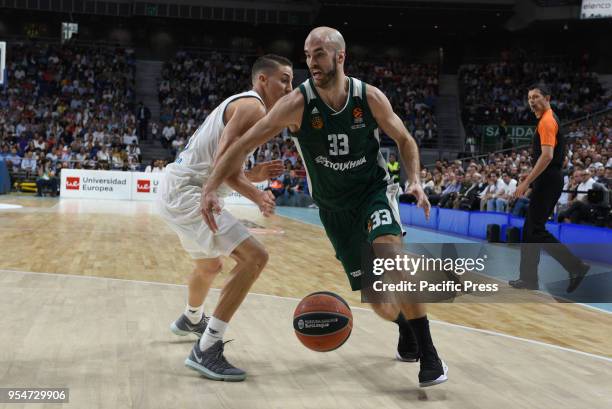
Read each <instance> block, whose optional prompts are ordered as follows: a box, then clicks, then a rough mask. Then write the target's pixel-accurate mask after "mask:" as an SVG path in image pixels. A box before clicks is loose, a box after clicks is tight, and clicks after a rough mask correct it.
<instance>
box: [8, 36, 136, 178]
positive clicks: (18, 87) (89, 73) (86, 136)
mask: <svg viewBox="0 0 612 409" xmlns="http://www.w3.org/2000/svg"><path fill="white" fill-rule="evenodd" d="M10 55H11V58H10V59H9V60H8V61H7V67H6V68H7V72H6V75H7V78H8V83H7V84H6V86H4V87H1V88H0V156H2V157H3V158H4V159H5V161H6V162H7V165H8V166H9V172H10V173H11V176H12V177H14V178H19V177H27V178H36V179H40V180H42V181H45V183H46V181H48V180H54V178H56V175H57V174H58V173H59V171H60V170H61V169H62V168H84V169H119V170H121V169H123V170H134V169H138V168H139V167H140V156H141V152H140V148H139V146H138V135H137V123H136V118H135V105H134V97H135V95H134V81H135V62H134V57H133V50H131V49H126V48H106V47H97V46H88V47H83V46H78V45H75V44H70V43H66V44H63V45H59V44H49V43H33V42H24V43H13V44H11V46H10ZM55 183H57V182H56V181H54V182H53V183H51V182H49V184H51V185H52V186H53V187H54V184H55Z"/></svg>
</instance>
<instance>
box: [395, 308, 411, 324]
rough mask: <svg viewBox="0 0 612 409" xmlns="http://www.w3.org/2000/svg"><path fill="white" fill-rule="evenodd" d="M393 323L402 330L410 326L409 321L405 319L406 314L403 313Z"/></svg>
mask: <svg viewBox="0 0 612 409" xmlns="http://www.w3.org/2000/svg"><path fill="white" fill-rule="evenodd" d="M393 322H395V323H396V324H397V325H398V326H399V327H400V328H402V327H405V326H407V325H410V324H409V323H408V320H407V319H406V318H405V317H404V314H402V313H401V311H400V313H399V315H398V316H397V318H396V319H394V320H393Z"/></svg>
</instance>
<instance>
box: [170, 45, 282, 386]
mask: <svg viewBox="0 0 612 409" xmlns="http://www.w3.org/2000/svg"><path fill="white" fill-rule="evenodd" d="M251 78H252V82H253V89H252V90H251V91H247V92H243V93H241V94H236V95H234V96H231V97H229V98H228V99H226V100H225V101H223V102H222V103H221V104H220V105H219V106H218V107H217V108H215V109H214V110H213V111H212V112H211V113H210V115H209V116H208V117H207V118H206V120H205V121H204V123H203V124H202V125H201V126H200V127H199V128H198V129H197V130H196V132H195V133H194V134H193V135H192V137H191V138H190V139H189V142H188V144H187V146H186V147H185V150H184V151H183V152H181V154H180V155H179V157H178V159H177V160H176V161H175V162H174V163H172V164H170V165H168V166H167V167H166V170H165V173H166V175H165V179H164V182H163V183H162V185H161V195H160V199H159V201H158V205H159V210H160V214H161V216H162V218H163V219H164V220H165V221H166V222H167V223H168V224H169V226H170V227H171V228H172V229H173V230H174V231H175V232H176V233H177V234H178V236H179V238H180V241H181V244H182V245H183V248H184V249H185V250H186V251H187V252H188V253H189V255H190V256H191V257H192V258H193V259H194V262H195V268H194V271H193V273H192V275H191V276H190V278H189V285H188V288H189V299H188V305H187V307H186V309H185V312H184V313H183V314H182V315H181V316H180V317H179V318H178V319H177V320H176V321H175V322H174V323H173V324H172V325H171V329H172V331H173V332H174V333H175V334H177V335H187V334H189V333H194V334H196V335H198V336H201V338H200V340H199V341H198V342H196V344H195V345H194V347H193V349H192V351H191V354H190V355H189V357H188V358H187V359H186V360H185V364H186V365H187V366H188V367H190V368H192V369H194V370H196V371H198V372H200V373H201V374H202V375H204V376H206V377H208V378H210V379H214V380H232V381H240V380H243V379H244V378H245V377H246V373H245V372H244V371H243V370H241V369H238V368H236V367H234V366H232V365H231V364H229V363H228V362H227V360H226V359H225V358H224V356H223V345H224V344H223V335H224V332H225V330H226V328H227V325H228V322H229V321H230V319H231V318H232V315H233V314H234V313H235V312H236V310H237V309H238V307H239V306H240V304H241V303H242V301H243V300H244V297H245V296H246V294H247V293H248V291H249V289H250V288H251V286H252V284H253V282H254V281H255V280H256V279H257V277H258V276H259V274H260V273H261V271H262V270H263V268H264V266H265V264H266V262H267V260H268V253H267V252H266V250H265V249H264V247H263V246H262V245H261V244H260V243H259V242H258V241H257V240H256V239H255V238H254V237H252V236H251V235H250V234H249V231H248V230H247V229H246V227H244V226H243V225H242V224H241V223H240V222H239V221H238V220H237V219H236V218H235V217H234V216H232V215H231V214H230V213H229V212H228V211H227V210H226V209H223V210H222V211H221V212H220V214H219V215H218V216H217V218H216V220H215V221H216V223H217V225H218V227H219V229H218V231H217V232H213V231H211V230H210V228H209V227H208V226H207V225H206V223H204V220H203V218H202V214H203V212H202V210H203V209H201V195H202V187H203V186H204V185H205V184H206V182H207V180H208V176H209V175H210V173H212V170H213V169H214V168H215V166H216V164H218V163H220V162H222V161H223V156H224V155H223V154H224V152H225V151H226V150H227V149H228V147H229V146H230V145H231V144H232V143H234V142H235V141H236V140H237V139H238V138H239V137H240V136H241V135H243V134H244V133H245V132H246V131H247V130H248V129H249V128H250V127H251V126H253V125H254V124H255V123H256V122H257V121H258V120H259V119H261V118H263V117H264V116H265V114H266V112H267V110H269V109H271V108H272V106H274V104H275V103H276V101H278V100H279V99H280V98H281V97H282V96H284V95H286V94H288V93H289V92H291V90H292V86H291V81H292V79H293V71H292V64H291V62H290V61H289V60H287V59H286V58H284V57H280V56H276V55H271V54H270V55H265V56H263V57H260V58H258V59H257V61H255V63H254V64H253V68H252V71H251ZM282 172H283V165H282V162H281V161H274V162H268V163H265V164H260V165H257V166H255V167H254V168H253V170H252V171H251V172H249V173H248V177H247V175H245V173H244V171H242V170H241V171H239V172H236V173H235V174H233V175H229V177H228V179H226V181H225V184H226V185H225V186H224V188H223V189H222V190H221V192H222V193H225V194H228V193H229V192H230V191H231V190H230V189H233V190H235V191H237V192H238V193H240V194H242V195H243V196H245V197H246V198H248V199H250V200H251V201H253V202H254V203H255V204H257V205H258V206H259V209H260V210H261V211H262V213H263V214H264V215H265V216H267V215H270V214H272V213H273V212H274V196H273V195H272V194H271V192H269V191H260V190H259V189H257V188H256V187H255V186H253V184H252V183H251V182H258V181H264V180H267V179H269V178H271V177H275V176H278V175H280V174H281V173H282ZM221 256H230V257H232V258H233V259H234V260H235V261H236V265H235V267H234V268H233V269H232V270H231V272H230V277H229V278H228V280H227V281H226V283H225V285H224V287H223V289H222V290H221V295H220V297H219V301H218V303H217V306H216V308H215V310H214V312H213V314H212V317H211V318H210V320H209V319H208V318H207V317H206V316H205V315H204V307H203V305H204V299H205V297H206V295H207V293H208V290H209V288H210V286H211V284H212V282H213V280H214V278H215V276H216V275H217V274H218V273H219V272H220V271H221V268H222V264H221V258H220V257H221Z"/></svg>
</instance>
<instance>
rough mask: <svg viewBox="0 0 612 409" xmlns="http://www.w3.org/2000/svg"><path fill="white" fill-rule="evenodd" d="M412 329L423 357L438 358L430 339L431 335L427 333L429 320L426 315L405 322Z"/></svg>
mask: <svg viewBox="0 0 612 409" xmlns="http://www.w3.org/2000/svg"><path fill="white" fill-rule="evenodd" d="M407 322H408V323H409V324H410V326H411V327H412V330H413V332H414V335H415V336H416V339H417V342H418V343H419V349H420V350H421V355H422V356H423V357H435V358H437V357H438V353H437V352H436V348H435V347H434V344H433V341H432V339H431V333H430V332H429V320H428V319H427V315H426V316H424V317H421V318H415V319H413V320H407Z"/></svg>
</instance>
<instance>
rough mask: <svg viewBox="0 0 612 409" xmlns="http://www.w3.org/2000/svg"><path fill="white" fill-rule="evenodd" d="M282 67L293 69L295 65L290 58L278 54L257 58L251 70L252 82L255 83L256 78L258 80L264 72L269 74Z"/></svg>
mask: <svg viewBox="0 0 612 409" xmlns="http://www.w3.org/2000/svg"><path fill="white" fill-rule="evenodd" d="M281 65H284V66H287V67H293V64H292V63H291V61H290V60H289V59H288V58H285V57H282V56H280V55H276V54H266V55H263V56H261V57H259V58H257V60H255V62H254V63H253V68H251V80H252V81H255V78H257V75H258V74H259V73H260V72H262V71H264V72H266V74H267V73H269V72H270V71H272V70H275V69H277V68H278V67H279V66H281Z"/></svg>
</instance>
